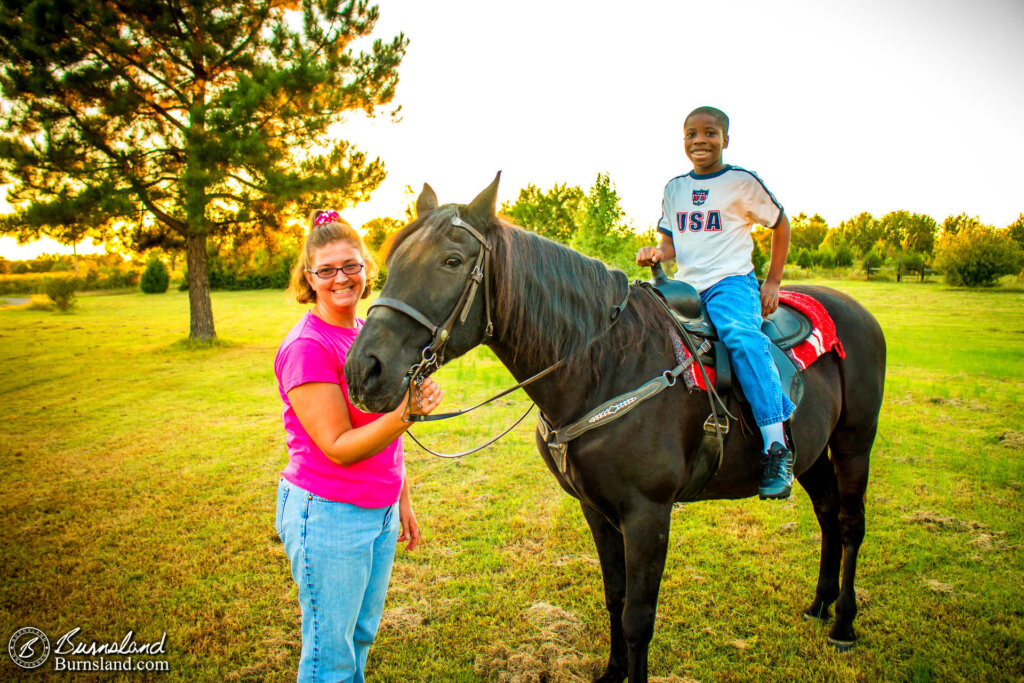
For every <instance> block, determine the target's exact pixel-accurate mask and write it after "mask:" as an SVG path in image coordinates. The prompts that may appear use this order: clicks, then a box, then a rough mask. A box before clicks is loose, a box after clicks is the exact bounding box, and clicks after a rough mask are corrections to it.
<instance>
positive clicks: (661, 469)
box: [345, 178, 885, 683]
mask: <svg viewBox="0 0 1024 683" xmlns="http://www.w3.org/2000/svg"><path fill="white" fill-rule="evenodd" d="M497 187H498V179H497V178H495V180H494V182H493V183H492V184H491V185H490V186H489V187H488V188H487V189H486V190H484V191H483V192H482V193H481V194H480V195H479V196H478V197H476V199H474V200H473V202H472V203H470V204H469V205H468V206H464V205H454V204H449V205H445V206H440V207H439V206H438V204H437V198H436V196H435V195H434V192H433V191H432V190H431V189H430V188H429V186H425V187H424V189H423V192H422V194H421V195H420V196H419V198H418V200H417V202H416V211H417V216H418V217H417V219H416V220H415V221H413V222H412V223H410V224H409V225H407V226H406V227H405V228H404V229H403V230H402V231H401V232H400V233H398V234H397V235H396V236H395V238H394V240H393V242H392V247H391V251H390V254H389V256H388V270H389V273H390V276H389V278H388V281H387V284H386V285H385V286H384V288H383V290H382V292H381V295H380V299H378V303H380V304H381V305H379V306H375V307H374V308H372V310H371V311H370V314H369V315H368V319H367V322H366V326H365V327H364V328H363V330H362V332H361V333H360V335H359V337H358V339H357V341H356V343H355V345H354V346H353V347H352V349H351V350H350V352H349V354H348V359H347V362H346V364H345V376H346V378H347V381H348V384H349V387H350V389H349V391H350V393H351V398H352V401H353V402H354V403H355V404H356V405H359V406H362V407H363V408H364V409H366V410H371V411H378V412H381V411H386V410H391V409H394V408H395V407H396V406H397V405H398V404H399V403H400V402H401V401H402V400H403V397H404V395H405V393H406V390H407V388H408V385H409V379H410V376H411V372H410V368H412V367H414V366H419V369H420V370H424V369H426V370H427V371H431V370H432V369H433V367H435V366H436V365H437V364H439V363H442V362H444V360H450V359H451V358H454V357H456V356H458V355H460V354H463V353H465V352H466V351H469V350H470V349H472V348H473V347H474V346H477V345H478V344H481V343H485V344H487V345H488V346H489V347H490V348H491V349H492V350H493V351H494V353H495V354H496V355H497V356H498V358H499V359H500V360H501V361H502V363H504V364H505V366H506V367H507V368H508V369H509V371H510V372H511V373H512V375H513V376H514V377H515V378H516V379H517V380H519V381H522V380H524V379H526V378H528V377H531V376H532V375H534V374H535V373H537V372H539V371H541V370H543V369H544V368H546V367H548V366H551V365H552V364H555V363H557V362H558V361H559V360H560V359H563V358H564V359H567V360H566V362H565V363H563V364H561V365H560V366H559V367H558V368H556V369H555V370H554V371H553V372H551V373H550V374H548V375H546V376H544V377H543V378H541V379H539V380H537V381H536V382H534V383H532V384H530V385H529V386H528V387H527V388H526V392H527V394H529V396H530V398H531V399H533V401H534V402H535V403H536V404H537V406H538V407H539V408H540V409H541V411H542V413H543V415H544V417H545V418H546V419H547V421H548V422H549V423H550V424H551V425H553V426H554V427H556V428H558V427H563V426H565V425H568V424H570V423H573V422H574V421H576V420H577V419H578V418H580V417H581V416H582V415H584V414H586V413H587V412H588V411H590V410H592V409H593V408H594V407H595V406H599V405H601V404H602V403H604V402H605V401H608V400H609V399H611V398H613V397H616V396H618V395H620V394H623V393H625V392H629V391H631V390H633V389H635V388H636V387H637V386H639V385H640V384H642V383H644V382H646V381H647V380H649V379H651V378H654V377H657V376H658V375H659V374H661V373H663V372H664V371H665V370H666V369H669V368H672V367H673V366H675V365H676V360H675V358H676V356H675V354H674V352H673V348H672V345H671V338H670V332H669V327H670V323H669V321H668V320H667V316H666V315H665V314H664V311H662V310H661V309H660V307H659V304H658V303H657V302H656V301H655V300H654V299H653V297H651V296H649V295H647V294H646V293H641V292H634V294H633V295H632V296H630V297H629V298H628V301H627V303H626V305H625V308H624V309H623V310H622V311H621V315H618V316H616V315H615V314H614V311H616V310H617V309H618V307H619V305H620V304H621V302H622V301H623V299H624V297H625V296H626V294H627V289H628V286H629V285H628V282H627V280H626V278H625V277H624V276H623V274H622V273H621V272H620V271H613V270H609V269H608V268H607V267H606V266H605V265H604V264H602V263H601V262H599V261H597V260H594V259H592V258H588V257H586V256H583V255H581V254H579V253H577V252H575V251H573V250H571V249H568V248H566V247H563V246H561V245H559V244H556V243H554V242H550V241H548V240H545V239H544V238H542V237H539V236H538V235H536V234H534V233H531V232H528V231H525V230H522V229H520V228H517V227H515V226H513V225H510V224H508V223H505V222H503V221H502V220H501V219H499V218H497V217H496V215H495V201H496V195H497ZM474 273H476V275H474ZM480 280H482V282H481V283H480V285H479V287H477V286H476V283H477V282H478V281H480ZM791 289H793V290H796V291H799V292H803V293H806V294H809V295H811V296H813V297H814V298H816V299H817V300H818V301H820V302H821V303H822V304H823V305H824V307H825V308H826V309H827V310H828V312H829V313H830V314H831V316H832V318H833V320H834V321H835V324H836V329H837V332H838V336H839V339H840V341H841V342H842V344H843V346H844V347H845V350H846V358H845V359H840V358H839V357H838V356H837V355H836V354H835V353H827V354H825V355H824V356H822V357H821V358H819V359H818V360H817V361H815V362H814V363H813V364H812V365H811V366H810V367H809V368H808V369H807V370H806V371H805V372H804V380H805V398H804V401H803V405H802V406H801V408H800V410H799V412H798V415H797V416H796V419H794V420H793V424H792V438H793V442H794V446H795V451H796V456H797V460H796V467H795V471H796V473H797V476H798V480H799V482H800V484H801V485H802V486H803V487H804V489H806V490H807V493H808V494H809V495H810V498H811V501H812V503H813V504H814V511H815V513H816V514H817V517H818V522H819V524H820V525H821V564H820V569H819V574H818V584H817V589H816V591H815V596H814V600H813V601H812V602H811V604H810V606H808V607H807V609H806V611H805V614H806V615H807V616H809V617H814V618H818V619H828V618H830V613H829V610H830V606H831V605H832V603H833V602H835V603H836V618H835V624H834V625H833V627H832V629H831V631H830V634H829V636H830V641H831V642H832V643H833V645H835V646H837V647H840V648H846V647H849V646H852V644H853V642H854V638H855V636H854V630H853V620H854V616H855V615H856V612H857V605H856V600H855V595H854V575H855V573H856V568H857V551H858V549H859V548H860V544H861V541H862V540H863V538H864V493H865V489H866V487H867V482H868V460H869V456H870V453H871V446H872V442H873V441H874V437H875V431H876V428H877V425H878V414H879V410H880V407H881V403H882V390H883V383H884V377H885V339H884V337H883V335H882V331H881V329H880V327H879V325H878V323H877V321H876V320H875V319H874V317H872V315H871V314H870V313H868V312H867V311H866V310H865V309H864V308H863V307H862V306H860V305H859V304H858V303H857V302H856V301H854V300H853V299H851V298H850V297H848V296H846V295H844V294H842V293H840V292H837V291H834V290H832V289H829V288H827V287H812V286H802V287H792V288H791ZM481 291H482V292H483V296H481V295H480V294H479V292H481ZM613 318H617V320H616V321H615V324H612V320H613ZM428 347H429V348H428ZM435 355H436V356H438V357H437V358H434V356H435ZM424 361H425V362H424ZM730 405H731V406H732V409H733V412H735V411H736V410H738V408H737V407H736V406H735V405H734V404H730ZM708 413H709V404H708V400H707V396H706V395H705V394H703V393H702V392H689V391H687V390H686V388H685V387H684V386H683V383H682V382H679V383H678V384H676V385H675V386H672V387H671V388H669V389H667V390H665V391H664V392H663V393H661V394H660V395H658V396H656V397H654V398H653V399H651V400H648V401H646V402H644V403H642V404H640V405H639V406H637V407H636V408H635V409H634V410H632V411H631V412H629V413H628V414H627V415H624V416H622V417H621V418H620V419H618V420H616V421H614V422H610V423H609V424H607V425H606V426H603V427H600V428H597V429H593V430H591V431H587V432H586V433H585V434H583V435H582V436H580V437H579V438H578V439H576V440H574V441H572V442H570V443H569V445H568V450H567V458H566V461H567V465H566V467H565V473H564V474H563V472H562V471H561V468H560V467H558V466H557V465H556V464H555V463H556V459H555V458H553V453H552V451H551V449H549V447H548V444H547V442H546V441H545V439H544V438H542V437H541V436H540V430H538V436H537V447H538V448H539V450H540V453H541V457H543V458H544V461H545V462H546V463H547V465H548V467H549V468H550V469H551V471H552V473H553V474H554V475H555V477H556V478H557V479H558V481H559V483H560V484H561V486H562V488H563V489H565V491H566V492H567V493H569V494H570V495H572V496H574V497H576V498H578V499H579V501H580V505H581V507H582V509H583V515H584V517H585V518H586V520H587V523H588V524H589V525H590V530H591V533H592V534H593V537H594V542H595V544H596V545H597V551H598V555H599V557H600V562H601V571H602V573H603V576H604V590H605V602H606V605H607V608H608V612H609V614H610V617H611V655H610V657H609V660H608V668H607V670H606V672H605V673H604V675H603V676H602V677H601V678H600V679H599V680H601V681H622V680H623V679H624V678H625V677H626V676H628V677H629V680H630V681H631V682H632V683H640V682H641V681H646V680H647V652H648V647H649V644H650V641H651V637H652V635H653V633H654V619H655V608H656V605H657V601H658V588H659V585H660V583H661V576H662V571H663V569H664V564H665V553H666V549H667V547H668V536H669V524H670V517H671V513H672V508H673V504H674V503H675V502H676V501H677V500H678V499H679V497H680V495H681V492H683V491H684V490H686V489H687V483H688V480H689V477H690V475H691V472H692V471H693V469H694V461H695V453H696V452H697V450H698V449H699V444H700V443H701V441H702V438H703V433H704V431H703V424H704V421H705V418H707V417H708ZM760 452H761V436H760V434H758V433H757V432H756V430H754V433H753V434H744V433H741V430H739V429H733V430H732V433H731V434H729V435H728V436H727V437H726V440H725V450H724V457H723V460H722V464H721V467H720V468H719V471H718V474H717V475H716V476H715V477H714V479H712V480H711V481H710V483H709V484H708V485H707V486H706V487H705V488H704V489H703V491H702V492H701V493H700V494H699V495H698V498H699V499H704V500H707V499H720V498H745V497H748V496H753V495H755V494H756V493H757V487H758V481H759V476H760V465H759V458H758V454H759V453H760ZM765 504H769V503H765ZM840 573H842V584H840ZM840 585H841V588H840Z"/></svg>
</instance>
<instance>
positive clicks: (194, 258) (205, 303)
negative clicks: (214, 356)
mask: <svg viewBox="0 0 1024 683" xmlns="http://www.w3.org/2000/svg"><path fill="white" fill-rule="evenodd" d="M185 249H186V251H187V254H188V256H187V259H188V260H187V262H188V307H189V314H190V324H189V333H188V338H189V339H194V340H198V341H211V340H213V339H216V338H217V333H216V332H215V331H214V329H213V306H212V305H211V303H210V279H209V277H208V276H207V273H206V235H205V234H203V235H189V236H188V237H186V238H185Z"/></svg>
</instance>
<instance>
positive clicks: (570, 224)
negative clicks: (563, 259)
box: [501, 183, 586, 244]
mask: <svg viewBox="0 0 1024 683" xmlns="http://www.w3.org/2000/svg"><path fill="white" fill-rule="evenodd" d="M585 196H586V195H584V193H583V190H581V189H580V188H579V186H576V185H571V186H570V185H568V184H565V183H563V184H561V185H559V184H557V183H556V184H555V185H554V186H553V187H552V188H551V189H550V190H541V189H540V188H538V187H537V186H536V185H533V184H530V185H527V186H526V187H524V188H523V189H521V190H520V191H519V197H518V198H517V199H516V201H515V202H514V203H507V202H506V203H505V204H503V205H502V207H501V212H502V213H503V214H505V215H506V216H508V217H509V218H510V219H511V220H512V222H513V223H515V224H516V225H519V226H522V227H524V228H526V229H527V230H532V231H533V232H535V233H537V234H538V235H541V236H543V237H547V238H548V239H550V240H554V241H555V242H560V243H561V244H569V243H571V242H572V237H573V234H574V233H575V232H576V221H577V219H578V217H579V215H580V212H581V211H582V210H583V206H584V199H585Z"/></svg>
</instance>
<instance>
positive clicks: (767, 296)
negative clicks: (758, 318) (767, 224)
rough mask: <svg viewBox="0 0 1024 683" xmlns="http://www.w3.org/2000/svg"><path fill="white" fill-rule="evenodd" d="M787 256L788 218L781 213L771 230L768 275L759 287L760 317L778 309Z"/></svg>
mask: <svg viewBox="0 0 1024 683" xmlns="http://www.w3.org/2000/svg"><path fill="white" fill-rule="evenodd" d="M787 254H789V218H788V217H787V216H786V214H785V213H783V214H782V215H781V216H779V222H778V224H777V225H776V226H775V228H774V229H773V230H772V255H771V261H770V263H769V265H768V275H767V276H766V277H765V278H764V284H763V285H761V315H768V314H770V313H774V312H775V309H776V308H778V307H779V285H781V284H782V269H783V267H784V266H785V265H786V255H787Z"/></svg>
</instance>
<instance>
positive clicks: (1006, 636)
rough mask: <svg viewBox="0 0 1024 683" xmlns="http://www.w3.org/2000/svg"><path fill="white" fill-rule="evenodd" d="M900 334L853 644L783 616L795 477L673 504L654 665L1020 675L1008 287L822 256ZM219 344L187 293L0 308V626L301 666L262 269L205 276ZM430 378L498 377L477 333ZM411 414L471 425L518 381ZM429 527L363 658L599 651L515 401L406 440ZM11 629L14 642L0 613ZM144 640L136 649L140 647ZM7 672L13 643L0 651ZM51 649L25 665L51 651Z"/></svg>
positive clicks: (583, 579)
mask: <svg viewBox="0 0 1024 683" xmlns="http://www.w3.org/2000/svg"><path fill="white" fill-rule="evenodd" d="M831 284H833V286H837V287H838V288H841V289H843V290H845V291H848V292H849V293H851V294H852V295H853V296H855V297H856V298H858V299H859V300H860V301H862V302H863V303H865V304H866V305H867V306H868V307H869V309H871V310H872V311H873V312H874V313H875V315H876V316H877V317H878V319H879V320H880V321H881V323H882V326H883V328H884V329H885V332H886V335H887V338H888V343H889V369H888V381H887V391H886V394H887V396H886V403H885V406H884V413H883V417H882V426H881V432H880V435H879V438H878V440H877V441H876V446H875V451H874V455H873V466H872V479H871V484H870V486H869V489H868V500H867V510H868V522H867V523H868V531H867V538H866V540H865V544H864V546H863V549H862V552H861V556H860V557H861V560H860V564H859V575H858V594H859V596H860V606H861V611H860V614H859V615H858V618H857V622H856V628H857V631H858V634H859V637H860V641H859V644H858V646H857V648H856V649H854V650H853V651H852V652H849V653H846V654H838V653H836V652H834V651H832V650H831V649H829V648H828V647H826V646H825V642H826V627H825V626H823V625H820V624H817V623H807V622H805V621H803V620H802V619H801V618H800V614H801V611H802V609H803V608H804V607H805V606H806V605H807V604H808V603H809V601H810V599H811V597H812V594H813V590H814V582H815V578H816V575H817V562H818V543H819V534H818V527H817V523H816V521H815V519H814V515H813V512H812V510H811V508H810V504H809V502H808V500H807V497H806V495H805V494H804V493H803V492H802V490H799V491H797V492H796V493H795V495H794V496H793V498H792V499H791V500H790V501H787V502H784V503H781V504H768V503H762V502H759V501H756V500H747V501H733V502H708V503H699V504H691V505H686V506H681V507H680V508H679V509H678V510H677V511H676V513H675V517H674V520H673V526H672V536H671V539H670V551H669V557H668V563H667V567H666V571H665V577H664V582H663V584H662V590H661V600H660V603H659V610H658V622H657V627H656V632H655V637H654V641H653V643H652V649H651V663H652V665H651V673H652V676H654V677H655V680H661V681H687V680H700V681H753V680H779V681H784V680H785V681H790V680H796V681H959V680H963V681H1020V680H1022V679H1024V552H1022V548H1021V546H1022V537H1024V515H1022V504H1024V492H1022V485H1024V410H1022V408H1021V401H1022V399H1024V293H1022V292H1021V291H1020V290H1019V289H1018V290H999V289H997V290H988V291H964V290H953V289H949V288H946V287H944V286H943V285H939V284H934V283H933V284H924V285H920V284H916V283H904V284H900V285H897V284H895V283H870V282H838V283H831ZM213 301H214V312H215V316H216V320H217V331H218V334H219V335H220V337H221V338H222V339H224V340H226V343H224V344H222V345H219V346H215V347H212V348H206V349H199V350H194V349H188V348H186V347H185V346H184V345H182V344H180V343H179V340H180V338H181V337H182V336H183V335H184V334H185V333H186V331H187V329H188V318H187V316H188V306H187V299H186V295H185V294H184V293H178V292H173V293H168V294H164V295H159V296H146V295H142V294H126V295H120V296H94V297H83V298H81V299H80V300H79V304H78V307H77V309H76V311H75V312H73V313H72V314H60V313H51V312H46V311H28V310H23V309H19V308H6V309H3V310H0V406H2V410H0V467H2V472H3V475H2V478H0V510H2V512H0V543H2V548H3V562H2V567H3V573H2V579H3V583H2V585H0V599H2V609H0V637H2V638H3V639H8V638H10V637H11V634H13V633H14V631H15V630H17V629H19V628H21V627H25V626H35V627H38V628H40V629H42V630H43V631H44V632H45V633H47V634H48V635H49V636H50V640H51V644H52V643H53V642H54V641H55V639H56V638H57V637H58V636H60V635H62V634H64V633H66V632H67V631H69V630H71V629H73V628H75V627H80V628H81V629H82V630H81V634H80V636H79V637H78V639H79V640H81V641H84V642H88V641H90V640H95V641H100V642H108V641H120V640H121V639H122V638H123V637H124V635H125V633H126V631H128V630H129V629H131V630H133V631H134V632H135V634H136V636H137V638H136V640H137V641H138V642H148V641H154V640H158V639H160V637H161V635H162V634H163V633H165V632H166V634H167V640H166V651H167V654H166V656H164V657H162V658H161V659H163V660H164V661H166V662H167V663H168V665H169V668H170V671H169V672H167V673H162V674H159V675H156V674H147V673H131V674H123V675H122V678H123V680H133V681H134V680H147V679H149V678H159V679H160V680H162V681H186V680H187V681H192V680H196V681H222V680H223V681H231V680H255V681H262V680H267V681H277V680H289V679H291V680H293V679H294V671H295V668H296V662H297V659H298V651H299V608H298V603H297V601H296V597H295V588H294V585H293V583H292V581H291V578H290V576H289V572H288V566H287V561H286V559H285V557H284V554H283V552H282V550H281V546H280V543H279V542H278V540H277V538H276V535H275V533H274V529H273V517H274V514H273V513H274V510H273V506H274V499H275V489H276V485H277V476H276V475H277V472H279V471H280V469H281V468H282V467H283V466H284V464H285V462H286V460H287V454H286V452H285V449H284V437H283V430H282V428H281V423H280V401H279V398H278V396H277V391H276V387H275V382H274V378H273V372H272V361H273V356H274V352H275V351H276V348H277V345H278V343H279V342H280V340H281V339H282V337H283V336H284V334H285V333H286V332H287V330H288V329H289V328H290V327H291V325H292V324H293V323H294V321H295V320H296V319H297V318H298V316H299V315H300V314H301V311H302V309H301V308H299V307H298V306H296V305H294V304H290V303H288V302H287V301H286V299H285V298H284V295H283V294H281V293H278V292H231V293H227V292H224V293H215V294H214V298H213ZM439 378H440V381H441V382H442V384H443V385H444V386H445V389H446V394H447V406H450V407H455V406H463V405H467V404H468V403H469V401H470V400H471V399H473V398H481V397H483V396H484V395H486V394H487V393H488V392H489V391H492V390H494V389H497V388H499V387H501V386H503V385H505V384H506V383H507V382H508V375H507V373H505V371H504V369H503V368H502V367H501V366H500V365H499V364H498V363H497V362H496V361H495V360H494V359H493V357H491V356H490V355H489V354H488V353H487V352H486V351H480V352H478V353H475V354H474V355H472V356H471V357H467V358H465V359H462V360H460V361H458V362H457V363H455V364H453V366H451V367H448V368H446V369H445V370H444V371H442V373H441V374H440V376H439ZM510 398H511V399H512V400H507V401H501V402H498V403H499V405H497V406H493V407H488V408H486V409H483V410H482V411H478V413H476V414H474V417H471V418H466V419H462V420H459V421H457V422H456V423H455V424H445V425H443V426H434V427H432V428H430V429H419V430H418V431H417V434H418V435H419V436H420V437H421V438H425V439H427V440H428V441H429V442H430V444H431V445H433V446H434V447H439V448H442V449H461V448H465V447H468V446H469V445H472V444H474V443H477V442H479V441H482V440H483V438H484V437H485V436H486V435H489V434H491V433H493V432H496V431H498V430H500V428H501V427H502V426H503V425H505V424H507V423H508V422H509V421H510V420H511V419H512V416H513V415H514V414H516V413H517V411H518V410H520V409H521V408H522V407H523V406H524V404H523V399H522V398H521V397H510ZM407 453H408V454H407V460H408V468H409V472H410V477H411V479H412V482H413V496H414V498H413V500H414V503H415V506H416V510H417V514H418V517H419V520H420V523H421V526H422V527H423V529H424V532H425V535H426V542H425V543H424V545H423V546H422V547H421V548H420V549H418V550H417V551H415V552H414V553H405V552H404V551H401V550H400V551H399V556H398V558H397V560H396V564H395V570H394V576H393V579H392V587H391V591H390V594H389V600H388V606H387V610H386V613H385V617H384V622H383V626H382V630H381V634H380V636H379V638H378V641H377V644H376V645H375V647H374V649H373V651H372V652H371V655H370V668H371V674H370V679H371V680H376V681H477V680H493V681H551V682H555V681H575V680H589V679H590V677H591V675H592V674H593V673H594V672H595V671H597V670H598V668H599V667H600V666H601V665H602V664H603V662H604V659H605V657H606V656H607V650H608V627H607V623H606V616H605V611H604V606H603V597H602V590H601V579H600V571H599V569H598V567H597V562H596V554H595V551H594V548H593V544H592V541H591V539H590V535H589V532H588V530H587V528H586V526H585V524H584V522H583V518H582V515H581V513H580V511H579V509H578V507H577V505H576V504H575V503H574V502H573V501H572V500H571V499H570V498H568V497H567V496H565V495H564V494H563V493H561V490H560V489H559V488H558V487H557V485H556V484H555V481H554V479H553V478H551V476H550V475H549V474H548V473H547V471H546V469H545V468H544V466H543V464H542V462H541V460H540V457H539V456H538V455H537V453H536V452H535V449H534V446H533V439H532V429H531V428H527V427H526V426H525V425H524V426H523V427H521V428H520V429H518V430H516V431H515V432H514V433H513V434H511V435H510V436H509V437H507V438H506V439H505V440H503V441H501V442H500V443H499V444H497V445H496V446H494V447H491V448H490V449H487V450H486V451H484V452H482V453H480V454H477V455H474V456H470V457H468V458H466V459H464V460H461V461H454V462H453V461H443V460H439V459H433V458H431V457H430V456H428V455H426V454H424V453H423V452H422V451H420V450H419V449H418V448H416V447H415V446H413V445H411V442H407ZM3 642H6V640H4V641H3ZM136 659H137V660H138V659H141V660H145V659H146V658H145V657H136ZM0 660H2V663H0V679H3V680H7V679H10V678H12V677H14V676H16V675H17V674H18V673H19V672H20V670H19V669H17V668H16V667H15V666H14V664H13V663H12V662H11V660H10V658H8V657H7V656H6V655H5V654H3V655H0ZM69 675H70V674H59V673H55V672H54V671H53V659H52V658H51V660H50V661H48V662H47V663H46V664H44V665H43V667H42V668H41V672H36V674H34V676H33V678H35V679H37V680H50V679H62V678H64V677H67V676H69Z"/></svg>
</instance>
